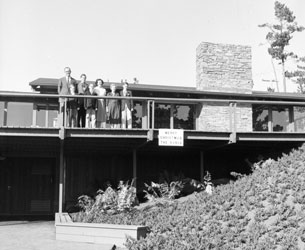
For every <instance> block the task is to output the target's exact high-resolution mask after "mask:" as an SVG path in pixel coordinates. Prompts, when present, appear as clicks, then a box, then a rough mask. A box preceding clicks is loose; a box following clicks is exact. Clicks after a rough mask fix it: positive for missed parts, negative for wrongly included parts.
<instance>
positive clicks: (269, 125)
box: [0, 101, 305, 132]
mask: <svg viewBox="0 0 305 250" xmlns="http://www.w3.org/2000/svg"><path fill="white" fill-rule="evenodd" d="M150 109H151V110H150V114H152V107H150ZM3 111H4V103H3V102H0V125H2V124H3V119H4V115H3V114H4V112H3ZM32 111H33V104H31V103H14V102H9V103H8V112H7V126H32V124H33V112H32ZM57 113H58V112H57V110H54V109H53V110H48V111H46V110H39V109H38V110H37V112H36V119H35V122H36V126H39V127H56V126H57V122H56V121H57ZM252 118H253V131H276V132H279V131H282V132H293V131H295V132H303V131H305V107H290V108H289V107H287V106H286V107H284V106H282V107H281V106H270V105H269V106H268V105H253V106H252ZM142 119H143V105H142V102H139V101H135V102H134V111H133V113H132V127H133V128H142ZM292 124H293V127H292ZM150 127H152V116H150ZM154 128H156V129H158V128H175V129H185V130H194V129H195V105H187V104H184V105H180V104H179V105H178V104H159V103H156V104H155V109H154Z"/></svg>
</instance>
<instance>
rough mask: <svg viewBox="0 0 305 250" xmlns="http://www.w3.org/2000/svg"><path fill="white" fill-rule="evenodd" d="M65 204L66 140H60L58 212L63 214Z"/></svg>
mask: <svg viewBox="0 0 305 250" xmlns="http://www.w3.org/2000/svg"><path fill="white" fill-rule="evenodd" d="M64 203H65V156H64V140H63V139H60V155H59V201H58V205H59V208H58V212H59V213H62V212H63V204H64Z"/></svg>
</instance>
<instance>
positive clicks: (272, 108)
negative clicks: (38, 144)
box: [0, 92, 305, 133]
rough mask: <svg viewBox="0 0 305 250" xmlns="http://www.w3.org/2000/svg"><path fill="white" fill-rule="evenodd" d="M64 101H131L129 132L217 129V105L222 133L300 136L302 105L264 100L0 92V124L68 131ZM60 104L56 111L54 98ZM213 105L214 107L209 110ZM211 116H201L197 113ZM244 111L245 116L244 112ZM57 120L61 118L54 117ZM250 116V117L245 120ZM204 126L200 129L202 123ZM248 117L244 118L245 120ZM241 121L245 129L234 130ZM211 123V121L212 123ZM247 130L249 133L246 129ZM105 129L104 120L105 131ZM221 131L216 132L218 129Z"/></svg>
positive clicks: (304, 118)
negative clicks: (245, 122) (166, 129)
mask: <svg viewBox="0 0 305 250" xmlns="http://www.w3.org/2000/svg"><path fill="white" fill-rule="evenodd" d="M68 98H78V99H82V98H86V99H104V100H107V99H118V100H122V99H131V100H133V102H134V110H135V111H134V112H133V117H132V118H133V126H132V129H145V130H148V129H159V128H170V129H185V130H195V131H217V126H216V125H215V126H216V127H215V128H216V130H215V128H213V127H211V126H212V125H213V124H212V125H211V123H213V119H211V117H214V116H215V118H216V119H217V117H219V116H221V114H217V112H218V111H217V107H223V108H225V109H226V111H225V113H224V116H226V118H225V119H223V121H220V122H222V123H223V126H222V127H223V131H226V132H233V133H236V132H251V131H262V132H280V131H282V132H288V133H291V132H304V131H305V108H304V107H305V101H304V102H303V101H266V100H251V99H242V100H239V99H236V100H234V99H225V98H221V99H215V98H213V99H212V98H201V99H194V98H159V97H121V96H115V97H112V96H104V97H101V96H84V95H75V96H71V95H63V96H59V95H47V94H34V93H10V92H0V126H2V127H6V126H9V127H12V126H13V127H32V128H35V127H45V128H50V127H57V128H68V127H69V126H68V122H67V100H68ZM60 99H61V100H63V101H62V103H63V108H62V109H61V111H59V110H60V108H59V107H60V105H59V100H60ZM215 107H216V108H215ZM213 109H214V110H216V111H214V113H213V112H212V113H211V112H203V110H207V111H211V110H213ZM249 112H250V113H249ZM61 117H62V119H60V118H61ZM250 118H251V119H250ZM209 119H210V120H211V121H210V124H209V126H203V125H202V124H203V123H205V121H207V120H209ZM247 119H248V120H247ZM242 120H247V121H248V122H249V123H251V124H248V129H246V130H247V131H243V129H241V128H240V126H239V125H240V124H241V121H242ZM215 123H217V121H216V122H215ZM249 127H250V129H249ZM106 128H109V122H107V127H106ZM221 130H222V128H220V129H219V131H221Z"/></svg>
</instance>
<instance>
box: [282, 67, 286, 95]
mask: <svg viewBox="0 0 305 250" xmlns="http://www.w3.org/2000/svg"><path fill="white" fill-rule="evenodd" d="M282 74H283V87H284V92H286V76H285V63H284V62H283V61H282Z"/></svg>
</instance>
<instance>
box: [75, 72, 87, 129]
mask: <svg viewBox="0 0 305 250" xmlns="http://www.w3.org/2000/svg"><path fill="white" fill-rule="evenodd" d="M86 80H87V76H86V75H85V74H81V76H80V82H79V83H78V85H77V90H78V94H79V95H84V94H85V92H86V90H87V88H88V85H87V82H86ZM78 105H79V109H78V112H77V127H79V128H80V127H82V128H84V127H85V126H86V110H85V107H84V98H78Z"/></svg>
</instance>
